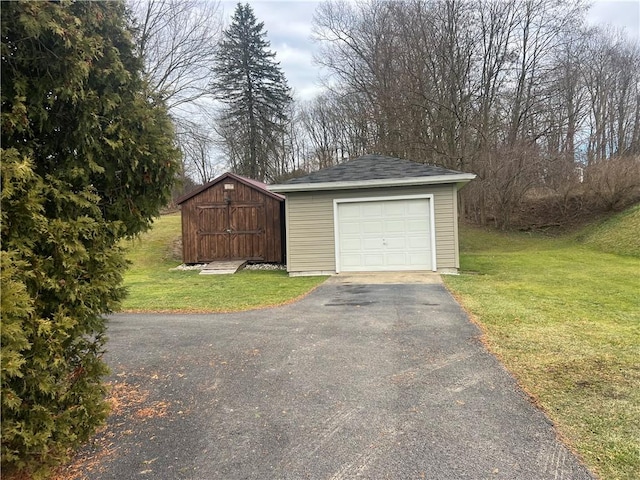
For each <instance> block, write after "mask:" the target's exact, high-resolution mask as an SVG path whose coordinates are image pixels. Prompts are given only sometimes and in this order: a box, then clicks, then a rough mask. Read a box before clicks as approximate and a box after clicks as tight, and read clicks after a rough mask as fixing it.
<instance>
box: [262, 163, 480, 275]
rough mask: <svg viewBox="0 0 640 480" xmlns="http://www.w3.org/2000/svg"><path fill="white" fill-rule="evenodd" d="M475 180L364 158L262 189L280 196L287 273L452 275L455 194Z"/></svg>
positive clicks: (454, 267) (425, 167)
mask: <svg viewBox="0 0 640 480" xmlns="http://www.w3.org/2000/svg"><path fill="white" fill-rule="evenodd" d="M474 178H475V175H473V174H469V173H462V172H458V171H454V170H447V169H444V168H440V167H434V166H432V165H425V164H421V163H417V162H412V161H409V160H404V159H399V158H392V157H386V156H381V155H366V156H364V157H360V158H357V159H354V160H351V161H348V162H345V163H342V164H339V165H336V166H334V167H330V168H326V169H324V170H319V171H317V172H313V173H311V174H309V175H306V176H304V177H300V178H296V179H293V180H290V181H288V182H286V183H283V184H280V185H271V186H269V190H271V191H273V192H278V193H282V194H284V195H285V197H286V200H285V218H286V247H287V255H286V256H287V271H288V272H289V274H290V275H317V274H334V273H341V272H375V271H407V270H422V271H438V272H455V271H457V270H458V268H459V266H460V264H459V255H458V203H457V191H458V189H459V188H460V187H461V186H463V185H465V184H466V183H467V182H469V181H471V180H472V179H474Z"/></svg>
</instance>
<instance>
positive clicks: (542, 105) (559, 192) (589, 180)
mask: <svg viewBox="0 0 640 480" xmlns="http://www.w3.org/2000/svg"><path fill="white" fill-rule="evenodd" d="M585 14H586V10H585V8H584V7H583V6H582V5H581V4H580V3H579V2H566V1H561V2H560V1H556V0H507V1H500V2H495V1H491V0H477V1H471V0H469V1H453V0H448V1H437V0H436V1H427V0H408V1H403V2H384V1H371V2H367V3H365V4H354V3H349V2H326V3H324V4H322V5H321V6H320V7H319V9H318V11H317V12H316V30H315V33H316V36H317V38H318V39H319V41H320V45H321V51H320V53H319V55H318V61H319V62H321V63H322V64H323V65H325V66H326V67H327V68H328V69H329V71H330V72H332V74H333V80H334V83H333V87H332V92H331V93H330V94H329V95H328V97H329V98H328V99H326V100H325V101H318V102H315V103H313V104H312V105H310V106H307V107H306V108H305V109H304V115H303V118H304V119H305V128H306V130H307V135H308V136H309V138H310V139H311V141H312V144H314V154H315V155H314V159H315V161H316V164H317V165H318V166H326V165H330V164H332V163H334V162H339V161H342V160H343V159H344V158H348V157H351V156H354V155H359V154H361V153H363V152H364V151H376V152H380V153H383V154H388V155H392V156H399V157H405V158H410V159H414V160H418V161H424V162H428V163H434V164H437V165H441V166H444V167H447V168H452V169H457V170H462V171H466V172H473V173H475V174H477V175H478V179H477V180H476V181H474V182H472V183H471V184H470V185H469V186H468V187H466V188H465V190H464V191H463V192H464V195H463V199H464V213H465V214H466V216H467V217H468V218H470V219H472V220H475V221H478V222H480V223H487V222H488V221H490V220H491V221H494V222H495V223H496V224H497V225H498V226H499V227H502V228H504V227H507V226H510V225H511V224H512V223H513V222H517V219H515V218H514V215H516V214H517V212H518V211H519V208H520V207H521V206H522V202H523V200H525V199H531V198H532V197H536V198H540V197H546V198H548V199H549V198H550V199H552V200H553V203H554V205H551V206H552V207H555V208H557V209H565V210H567V213H569V210H571V211H574V210H575V208H574V207H575V206H574V205H572V203H575V201H576V198H577V197H580V200H579V201H580V202H582V203H583V204H584V202H587V203H589V208H616V207H619V206H622V205H621V204H625V203H627V202H630V201H633V200H634V199H637V197H634V195H637V194H638V190H637V188H638V185H639V184H640V165H639V163H638V162H639V160H638V158H639V157H638V154H640V108H639V107H640V90H639V86H640V50H639V47H638V44H637V43H633V42H632V41H630V40H629V39H628V38H626V37H625V36H624V35H622V34H620V33H617V32H614V31H607V30H600V29H597V28H593V27H588V26H587V25H586V24H585V22H584V17H585ZM334 105H337V108H335V107H334ZM345 109H349V110H351V111H350V112H349V113H347V114H346V115H345V114H343V111H344V110H345ZM338 112H339V113H338ZM336 113H337V114H336ZM309 119H311V121H310V120H309ZM327 119H330V120H329V121H327Z"/></svg>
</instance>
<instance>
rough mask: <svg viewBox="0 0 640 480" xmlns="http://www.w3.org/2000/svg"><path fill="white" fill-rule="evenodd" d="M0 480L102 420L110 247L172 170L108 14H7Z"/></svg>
mask: <svg viewBox="0 0 640 480" xmlns="http://www.w3.org/2000/svg"><path fill="white" fill-rule="evenodd" d="M1 15H2V30H1V34H2V47H1V48H2V79H1V82H2V92H1V96H2V113H1V122H2V151H1V153H2V162H1V169H2V172H1V173H2V194H1V201H2V205H1V222H2V246H1V267H2V273H1V288H2V295H1V307H2V330H1V342H2V352H1V353H2V373H1V376H2V392H1V393H2V401H1V405H2V470H3V474H6V473H11V472H16V471H20V472H28V473H31V474H33V475H35V476H36V477H38V476H43V475H45V474H46V472H47V471H48V469H49V468H50V467H51V466H53V465H56V464H58V463H60V462H61V461H64V459H65V458H66V457H67V455H68V454H69V452H70V450H71V449H73V448H75V447H77V446H78V445H80V444H81V443H82V442H84V441H86V440H87V439H88V438H89V437H90V435H91V434H92V433H93V432H94V431H95V429H96V428H97V427H98V426H99V425H100V424H101V423H102V422H103V421H104V419H105V418H106V415H107V406H106V403H105V401H104V394H105V391H104V387H103V385H102V383H101V379H102V377H103V376H104V375H105V374H106V373H107V368H106V366H105V364H104V363H103V361H102V360H101V356H102V353H103V349H104V343H105V320H104V318H103V315H104V314H106V313H109V312H112V311H113V310H114V309H116V308H117V306H118V302H119V301H120V300H121V299H122V298H123V296H124V294H125V291H124V289H123V288H122V286H121V281H122V274H123V271H124V269H125V267H126V262H125V259H124V256H123V252H122V250H121V249H120V248H119V247H118V242H119V240H120V239H121V238H123V237H128V236H134V235H136V234H137V233H139V232H141V231H144V230H145V229H147V228H148V227H149V226H150V223H151V221H152V219H153V217H155V216H157V215H158V214H159V209H160V208H161V207H162V206H163V205H164V204H165V203H166V201H167V199H168V195H169V194H170V190H171V185H172V183H173V179H174V178H175V175H176V172H177V166H178V153H177V150H176V149H175V148H174V144H173V130H172V126H171V122H170V119H169V117H168V115H167V112H166V108H165V107H164V105H163V104H162V103H161V102H158V101H156V100H154V99H153V98H149V97H148V96H147V95H146V94H145V91H146V88H145V83H144V79H143V76H142V73H141V69H142V63H141V61H140V59H139V58H138V57H137V56H136V53H135V48H134V44H133V42H132V35H131V31H130V27H129V25H128V20H127V15H126V11H125V8H124V6H123V4H122V3H119V2H65V1H62V2H4V3H3V5H2V10H1Z"/></svg>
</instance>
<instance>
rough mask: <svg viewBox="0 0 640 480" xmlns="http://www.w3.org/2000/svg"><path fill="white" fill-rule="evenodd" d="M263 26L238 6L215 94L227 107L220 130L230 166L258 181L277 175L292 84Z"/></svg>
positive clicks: (222, 55) (217, 70) (222, 46)
mask: <svg viewBox="0 0 640 480" xmlns="http://www.w3.org/2000/svg"><path fill="white" fill-rule="evenodd" d="M269 47H270V43H269V41H268V40H267V39H266V32H265V31H264V23H262V22H260V23H258V21H257V20H256V17H255V15H254V13H253V9H252V8H251V7H250V6H249V5H248V4H246V5H242V4H238V6H237V7H236V10H235V13H234V15H233V20H232V23H231V25H230V26H229V28H227V29H226V30H225V32H224V34H223V40H222V42H221V44H220V46H219V50H218V52H217V58H216V66H215V68H214V74H215V78H214V80H213V82H212V90H213V92H214V93H215V95H216V98H217V99H219V100H220V101H222V102H223V103H224V104H225V106H226V107H225V109H224V111H223V113H222V115H221V117H220V119H219V120H220V123H219V130H220V133H221V134H222V136H223V140H224V143H225V146H226V149H227V153H228V154H229V156H230V158H229V160H230V164H231V168H232V169H233V170H234V171H235V172H236V173H239V174H240V175H245V176H248V177H251V178H254V179H257V180H265V179H269V178H271V177H272V176H273V175H274V173H275V172H274V165H276V164H277V163H278V162H277V160H278V157H279V156H280V155H282V153H281V150H282V138H283V135H284V132H285V126H286V123H287V121H288V118H287V114H286V110H287V106H288V105H289V104H290V102H291V96H290V94H289V87H288V85H287V81H286V79H285V77H284V74H283V73H282V70H281V69H280V65H279V64H278V62H276V61H275V60H274V57H275V53H274V52H272V51H271V50H269Z"/></svg>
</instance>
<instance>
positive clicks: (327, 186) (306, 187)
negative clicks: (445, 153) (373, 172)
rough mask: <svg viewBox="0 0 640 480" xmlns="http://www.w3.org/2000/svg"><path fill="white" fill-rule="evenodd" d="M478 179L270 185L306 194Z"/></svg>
mask: <svg viewBox="0 0 640 480" xmlns="http://www.w3.org/2000/svg"><path fill="white" fill-rule="evenodd" d="M474 178H476V176H475V175H474V174H473V173H460V174H452V175H432V176H429V177H407V178H387V179H381V180H356V181H347V182H319V183H292V184H280V185H269V186H267V188H268V189H269V190H271V191H273V192H305V191H313V190H347V189H357V188H374V187H401V186H410V185H433V184H436V183H456V184H465V183H467V182H470V181H471V180H473V179H474Z"/></svg>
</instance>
